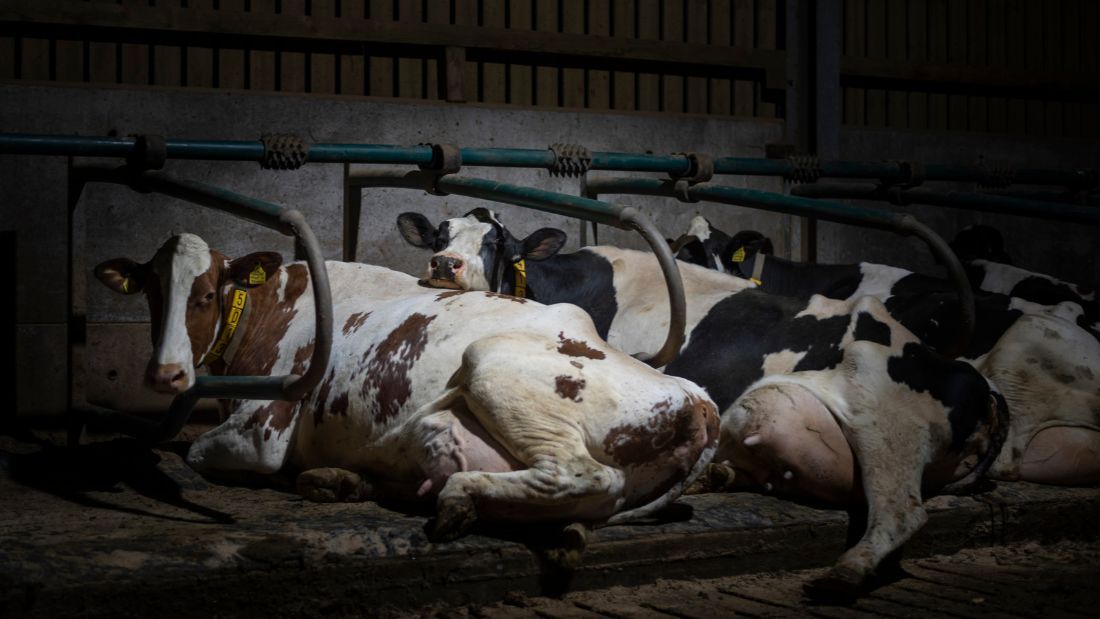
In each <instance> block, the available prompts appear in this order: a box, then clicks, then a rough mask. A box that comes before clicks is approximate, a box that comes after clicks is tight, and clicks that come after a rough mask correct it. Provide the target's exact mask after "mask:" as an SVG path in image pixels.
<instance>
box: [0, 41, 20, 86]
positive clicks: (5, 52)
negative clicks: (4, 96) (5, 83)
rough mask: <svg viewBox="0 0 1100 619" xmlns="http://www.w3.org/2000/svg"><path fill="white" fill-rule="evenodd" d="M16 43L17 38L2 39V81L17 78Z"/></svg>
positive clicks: (0, 61) (0, 74)
mask: <svg viewBox="0 0 1100 619" xmlns="http://www.w3.org/2000/svg"><path fill="white" fill-rule="evenodd" d="M16 42H17V39H16V38H15V37H0V80H8V79H13V78H15V74H16V71H15V58H16V54H15V50H16ZM18 42H19V44H22V41H18Z"/></svg>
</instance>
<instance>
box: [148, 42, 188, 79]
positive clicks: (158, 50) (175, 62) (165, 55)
mask: <svg viewBox="0 0 1100 619" xmlns="http://www.w3.org/2000/svg"><path fill="white" fill-rule="evenodd" d="M182 55H183V54H182V50H181V49H180V48H178V47H175V46H171V45H157V46H156V47H154V49H153V68H154V74H153V75H154V77H153V81H154V83H155V84H156V85H157V86H179V85H180V84H181V83H182V79H181V76H180V57H181V56H182Z"/></svg>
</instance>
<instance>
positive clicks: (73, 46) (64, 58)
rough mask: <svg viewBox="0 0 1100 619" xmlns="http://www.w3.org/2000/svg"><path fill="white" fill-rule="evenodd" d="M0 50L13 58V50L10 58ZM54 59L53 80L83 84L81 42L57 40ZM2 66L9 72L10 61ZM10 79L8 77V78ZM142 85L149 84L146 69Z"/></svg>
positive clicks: (1, 55) (82, 44)
mask: <svg viewBox="0 0 1100 619" xmlns="http://www.w3.org/2000/svg"><path fill="white" fill-rule="evenodd" d="M141 47H142V49H143V50H145V55H146V59H145V62H146V64H148V62H149V60H148V54H149V52H148V50H147V49H145V46H144V45H142V46H141ZM2 51H3V50H0V57H5V58H15V56H14V49H13V52H12V55H11V56H4V55H3V53H2ZM54 57H55V59H56V63H57V64H56V73H55V78H56V79H57V81H59V82H83V81H84V43H83V42H82V41H65V40H59V41H57V42H56V43H55V44H54ZM3 64H4V65H6V66H7V67H8V69H9V70H10V69H11V68H12V67H11V61H7V62H3ZM9 77H10V76H9ZM140 83H142V84H148V83H149V73H148V69H147V70H146V73H145V81H143V82H140Z"/></svg>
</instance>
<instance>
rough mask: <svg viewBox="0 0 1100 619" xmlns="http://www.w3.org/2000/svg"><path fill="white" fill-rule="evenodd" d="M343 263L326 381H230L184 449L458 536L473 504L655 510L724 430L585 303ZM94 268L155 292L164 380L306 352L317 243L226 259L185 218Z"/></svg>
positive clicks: (109, 280) (231, 470) (705, 405)
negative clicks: (218, 407)
mask: <svg viewBox="0 0 1100 619" xmlns="http://www.w3.org/2000/svg"><path fill="white" fill-rule="evenodd" d="M328 274H329V278H330V281H331V285H332V291H333V306H334V318H335V322H334V324H335V325H336V333H335V334H334V335H335V338H334V343H333V350H332V356H331V363H330V369H329V371H328V372H327V374H326V376H325V378H324V379H323V381H322V382H321V383H320V385H319V387H318V388H317V389H315V390H314V391H313V392H312V393H311V394H309V395H307V397H306V398H305V399H304V400H302V401H300V402H286V401H258V400H231V401H223V405H224V406H226V407H227V409H228V411H227V412H228V419H227V420H226V421H225V422H224V423H222V424H221V425H220V426H218V427H217V428H215V429H213V430H211V431H210V432H207V433H206V434H204V435H202V436H201V437H200V438H198V439H197V440H196V441H195V442H194V443H193V444H192V446H191V448H190V451H189V452H188V455H187V462H188V463H189V464H190V465H191V466H192V467H194V468H195V469H196V470H198V471H200V472H202V473H204V474H209V475H213V476H227V475H229V476H232V475H238V474H241V473H252V474H264V475H266V474H273V473H276V472H279V471H282V472H288V471H305V472H304V473H302V474H301V475H300V476H299V478H298V483H299V489H300V490H302V492H303V493H304V494H305V495H306V496H308V497H311V498H315V499H327V500H338V499H347V498H357V499H367V498H390V499H401V500H404V499H409V500H418V499H419V500H433V501H435V504H436V507H437V514H438V515H437V519H436V524H435V527H434V531H433V532H434V536H435V537H436V538H438V539H448V538H451V537H454V536H457V535H459V534H461V533H462V532H464V531H465V530H466V529H467V528H468V526H469V525H470V524H472V522H473V521H474V520H475V519H486V520H521V521H523V520H525V521H536V520H537V521H548V520H549V521H555V520H562V519H567V520H569V519H572V520H581V521H591V522H602V521H607V522H612V523H614V522H622V521H626V520H630V519H632V518H636V517H640V516H644V515H647V514H650V513H652V512H653V511H654V510H657V509H659V508H661V507H663V506H665V505H667V504H668V503H670V502H671V501H673V500H674V499H675V498H676V497H677V496H679V495H680V493H681V492H682V490H683V489H684V487H685V486H686V485H687V484H688V483H690V482H691V480H692V479H694V478H695V477H696V476H697V475H698V474H699V473H700V471H701V470H702V469H704V468H705V466H706V464H707V463H708V461H709V460H710V458H711V456H712V454H713V452H714V451H715V449H716V448H717V438H718V431H719V418H718V415H717V410H716V409H715V406H714V404H713V402H712V401H711V400H710V398H708V397H707V395H706V392H705V391H704V390H703V389H701V388H699V387H697V386H696V385H694V384H692V383H690V382H689V381H687V380H683V379H680V378H676V377H672V376H665V375H662V374H661V373H659V372H657V371H656V370H653V369H652V368H649V367H648V366H646V365H645V364H643V363H641V362H639V361H637V360H635V359H633V358H631V357H629V356H627V355H625V354H623V353H621V352H619V351H617V350H616V349H613V348H611V347H610V346H608V345H607V343H606V342H604V341H603V340H602V339H601V338H600V337H599V335H598V334H597V333H596V330H595V328H594V327H593V325H592V321H591V319H589V317H588V316H587V315H586V314H584V313H583V312H581V311H580V310H578V309H577V308H576V307H573V306H570V305H554V306H544V305H541V304H538V303H533V302H528V301H525V300H523V299H516V298H514V297H510V296H505V295H499V294H493V293H488V294H486V293H481V292H462V291H447V292H439V291H434V290H427V289H425V288H423V287H421V286H418V285H417V282H416V279H415V278H412V277H409V276H408V275H404V274H401V273H397V272H394V271H391V270H388V269H384V268H380V267H374V266H369V265H364V264H350V263H341V262H329V263H328ZM96 275H97V276H98V278H99V279H100V280H101V281H102V282H103V283H104V284H105V285H107V286H108V287H109V288H111V289H112V290H115V291H117V292H120V293H124V294H133V293H136V292H139V291H144V292H145V294H146V296H147V298H148V302H149V308H150V313H151V316H152V321H153V325H152V326H153V333H152V335H153V341H154V352H153V356H152V359H150V361H149V366H148V371H147V377H146V378H147V382H148V384H149V385H150V386H152V387H153V388H154V389H156V390H157V391H162V392H166V393H179V392H182V391H184V390H185V389H187V388H189V387H190V386H191V385H192V384H193V383H194V376H195V371H196V368H197V367H199V366H203V365H205V366H206V367H207V368H208V369H209V371H210V372H211V373H213V374H221V375H281V374H290V373H294V374H302V373H303V372H304V370H305V368H306V367H308V362H309V359H310V355H311V354H312V351H313V346H314V340H313V337H314V332H313V331H314V326H313V325H314V304H313V297H312V292H311V290H312V286H311V281H310V277H309V274H308V271H307V269H306V266H305V265H304V263H297V262H296V263H292V264H289V265H285V266H282V265H281V258H280V257H279V255H278V254H275V253H257V254H249V255H247V256H244V257H241V258H237V259H235V260H230V259H229V258H227V257H226V256H224V255H222V254H221V253H219V252H217V251H213V250H211V249H210V248H209V247H207V244H206V243H205V242H204V241H203V240H202V239H201V238H199V237H197V236H195V235H192V234H182V235H179V236H175V237H173V238H171V239H169V240H168V242H166V243H165V244H164V245H163V246H162V247H161V248H160V249H159V250H158V251H157V253H156V255H155V256H154V257H153V258H152V260H151V261H149V262H146V263H143V264H139V263H136V262H134V261H132V260H129V259H124V258H119V259H115V260H110V261H107V262H105V263H103V264H100V265H99V266H98V267H97V268H96ZM234 308H236V309H237V310H241V311H240V312H235V310H234ZM238 316H243V317H238ZM230 324H233V325H234V326H233V327H232V328H229V327H228V326H227V325H230ZM226 337H228V340H227V341H226V342H222V341H221V340H222V339H224V338H226ZM216 342H217V343H218V344H217V348H216V349H215V343H216ZM226 344H228V346H226ZM212 349H215V350H216V352H215V353H211V352H210V351H211V350H212ZM222 350H224V351H225V352H224V354H223V355H222V356H217V355H218V352H217V351H222ZM520 360H521V362H518V361H520ZM328 467H336V468H328Z"/></svg>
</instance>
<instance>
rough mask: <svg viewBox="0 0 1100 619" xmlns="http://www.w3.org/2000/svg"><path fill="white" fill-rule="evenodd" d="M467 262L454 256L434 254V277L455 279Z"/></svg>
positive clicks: (432, 262) (432, 264)
mask: <svg viewBox="0 0 1100 619" xmlns="http://www.w3.org/2000/svg"><path fill="white" fill-rule="evenodd" d="M464 264H465V263H464V262H463V261H462V259H461V258H457V257H454V256H432V260H431V267H432V279H446V280H453V279H454V278H455V274H456V273H458V272H459V271H461V270H462V267H463V265H464Z"/></svg>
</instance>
